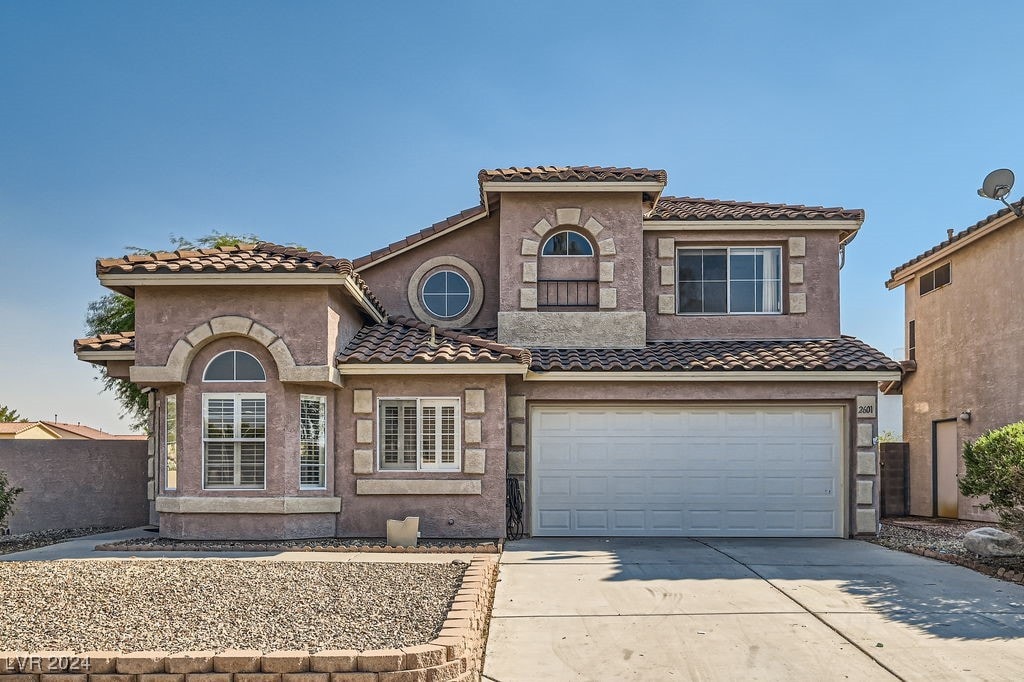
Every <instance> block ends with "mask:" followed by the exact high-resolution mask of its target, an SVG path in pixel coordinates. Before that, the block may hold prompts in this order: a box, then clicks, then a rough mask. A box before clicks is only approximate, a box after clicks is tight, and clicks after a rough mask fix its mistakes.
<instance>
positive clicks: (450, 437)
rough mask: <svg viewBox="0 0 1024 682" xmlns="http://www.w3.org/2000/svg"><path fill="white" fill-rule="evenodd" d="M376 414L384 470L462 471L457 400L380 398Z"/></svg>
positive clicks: (381, 466) (380, 456)
mask: <svg viewBox="0 0 1024 682" xmlns="http://www.w3.org/2000/svg"><path fill="white" fill-rule="evenodd" d="M379 407H380V410H379V412H378V436H379V437H378V443H379V466H380V468H381V469H383V470H388V469H391V470H407V471H417V470H428V469H433V470H448V471H458V470H459V469H460V468H461V465H462V463H461V457H460V447H459V445H460V443H461V437H460V434H459V400H458V399H457V398H444V399H438V398H408V399H401V400H395V399H382V400H381V401H380V405H379Z"/></svg>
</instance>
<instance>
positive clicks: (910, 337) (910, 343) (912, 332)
mask: <svg viewBox="0 0 1024 682" xmlns="http://www.w3.org/2000/svg"><path fill="white" fill-rule="evenodd" d="M907 359H908V360H917V323H916V322H915V321H914V320H911V321H910V322H908V323H907Z"/></svg>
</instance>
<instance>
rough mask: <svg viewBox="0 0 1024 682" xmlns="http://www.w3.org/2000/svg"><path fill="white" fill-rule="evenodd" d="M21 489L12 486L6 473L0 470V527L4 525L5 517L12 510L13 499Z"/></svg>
mask: <svg viewBox="0 0 1024 682" xmlns="http://www.w3.org/2000/svg"><path fill="white" fill-rule="evenodd" d="M22 491H23V489H22V488H15V487H14V486H12V485H11V482H10V481H8V480H7V474H5V473H4V472H2V471H0V528H4V527H5V523H6V522H7V517H9V516H10V515H11V512H12V511H14V500H15V498H17V497H18V495H19V494H21V492H22Z"/></svg>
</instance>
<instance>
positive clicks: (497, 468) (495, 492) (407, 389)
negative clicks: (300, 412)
mask: <svg viewBox="0 0 1024 682" xmlns="http://www.w3.org/2000/svg"><path fill="white" fill-rule="evenodd" d="M467 389H483V390H484V408H485V409H484V412H483V413H481V414H471V413H468V412H467V405H466V394H465V391H466V390H467ZM357 390H360V391H365V390H370V391H372V392H373V395H372V410H373V411H372V412H371V413H354V412H353V396H354V391H357ZM402 397H421V398H426V397H438V398H460V399H462V417H463V420H466V419H474V420H475V419H479V420H480V421H481V427H482V428H481V439H480V443H463V462H464V463H465V461H466V450H468V449H484V450H485V460H484V464H485V466H484V473H483V474H471V473H464V472H440V471H420V472H415V471H383V472H382V471H377V469H378V467H377V464H376V457H377V454H376V448H377V433H376V426H377V400H378V399H380V398H402ZM357 420H372V422H373V428H374V433H373V442H369V443H366V442H364V443H358V442H356V422H357ZM335 435H336V439H337V440H336V442H337V450H336V461H335V480H336V481H337V482H338V483H337V492H338V495H339V496H340V497H341V499H342V507H341V514H340V515H339V517H338V535H339V536H345V537H349V536H351V537H382V536H383V535H384V533H385V526H386V522H387V519H402V518H405V517H406V516H419V517H420V531H421V533H422V534H423V537H425V538H426V537H460V538H496V537H504V535H505V439H506V436H505V382H504V378H503V377H502V376H485V375H480V376H475V375H463V376H437V377H432V376H429V375H425V376H424V375H421V376H375V377H365V378H364V377H351V378H350V380H349V381H348V385H347V386H346V390H343V391H340V392H339V393H338V400H337V405H336V409H335ZM465 436H466V429H465V428H463V437H464V438H465ZM356 450H372V451H373V462H374V465H373V469H374V473H367V474H355V473H354V467H353V462H354V457H355V454H354V453H355V451H356ZM381 480H389V481H394V480H413V481H424V480H432V481H438V480H440V481H453V480H454V481H479V482H480V485H481V494H479V495H366V494H363V495H360V494H357V493H356V490H357V481H381ZM449 519H451V520H453V521H454V523H453V524H451V525H449V523H448V521H449Z"/></svg>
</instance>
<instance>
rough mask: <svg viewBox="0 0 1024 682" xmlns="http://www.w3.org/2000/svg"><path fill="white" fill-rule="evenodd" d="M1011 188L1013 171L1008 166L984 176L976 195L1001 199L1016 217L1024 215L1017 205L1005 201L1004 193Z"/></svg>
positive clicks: (1007, 192)
mask: <svg viewBox="0 0 1024 682" xmlns="http://www.w3.org/2000/svg"><path fill="white" fill-rule="evenodd" d="M1011 189H1013V171H1012V170H1010V169H1009V168H1000V169H999V170H994V171H992V172H991V173H989V174H988V175H986V176H985V182H983V183H981V189H979V190H978V196H982V197H985V198H986V199H995V200H996V201H1001V202H1003V205H1004V206H1006V207H1007V208H1008V209H1010V210H1011V211H1013V214H1014V215H1016V216H1017V217H1018V218H1021V217H1024V211H1022V210H1021V207H1020V206H1019V205H1016V204H1014V205H1012V206H1011V205H1010V203H1009V202H1007V201H1006V195H1007V194H1009V193H1010V190H1011Z"/></svg>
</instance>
